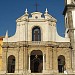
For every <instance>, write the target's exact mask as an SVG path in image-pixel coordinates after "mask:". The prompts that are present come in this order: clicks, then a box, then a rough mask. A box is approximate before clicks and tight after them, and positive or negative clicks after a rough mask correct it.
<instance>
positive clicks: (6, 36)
mask: <svg viewBox="0 0 75 75" xmlns="http://www.w3.org/2000/svg"><path fill="white" fill-rule="evenodd" d="M5 38H8V30H7V31H6V35H5Z"/></svg>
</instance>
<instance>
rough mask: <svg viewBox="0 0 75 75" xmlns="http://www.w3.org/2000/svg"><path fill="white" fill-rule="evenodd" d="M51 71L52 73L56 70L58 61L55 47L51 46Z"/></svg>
mask: <svg viewBox="0 0 75 75" xmlns="http://www.w3.org/2000/svg"><path fill="white" fill-rule="evenodd" d="M53 71H54V73H57V72H58V61H57V48H56V47H54V48H53Z"/></svg>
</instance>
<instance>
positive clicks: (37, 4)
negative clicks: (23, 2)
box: [35, 3, 38, 12]
mask: <svg viewBox="0 0 75 75" xmlns="http://www.w3.org/2000/svg"><path fill="white" fill-rule="evenodd" d="M35 6H36V12H37V7H38V4H37V3H36V4H35Z"/></svg>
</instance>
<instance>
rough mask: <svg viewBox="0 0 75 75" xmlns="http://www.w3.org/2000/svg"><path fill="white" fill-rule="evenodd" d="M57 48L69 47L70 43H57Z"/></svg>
mask: <svg viewBox="0 0 75 75" xmlns="http://www.w3.org/2000/svg"><path fill="white" fill-rule="evenodd" d="M57 45H58V47H68V48H69V47H70V43H69V42H58V43H57Z"/></svg>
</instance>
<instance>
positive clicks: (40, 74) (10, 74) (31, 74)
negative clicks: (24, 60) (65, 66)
mask: <svg viewBox="0 0 75 75" xmlns="http://www.w3.org/2000/svg"><path fill="white" fill-rule="evenodd" d="M0 75H75V74H42V73H38V74H37V73H34V74H33V73H30V74H15V73H9V74H0Z"/></svg>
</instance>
